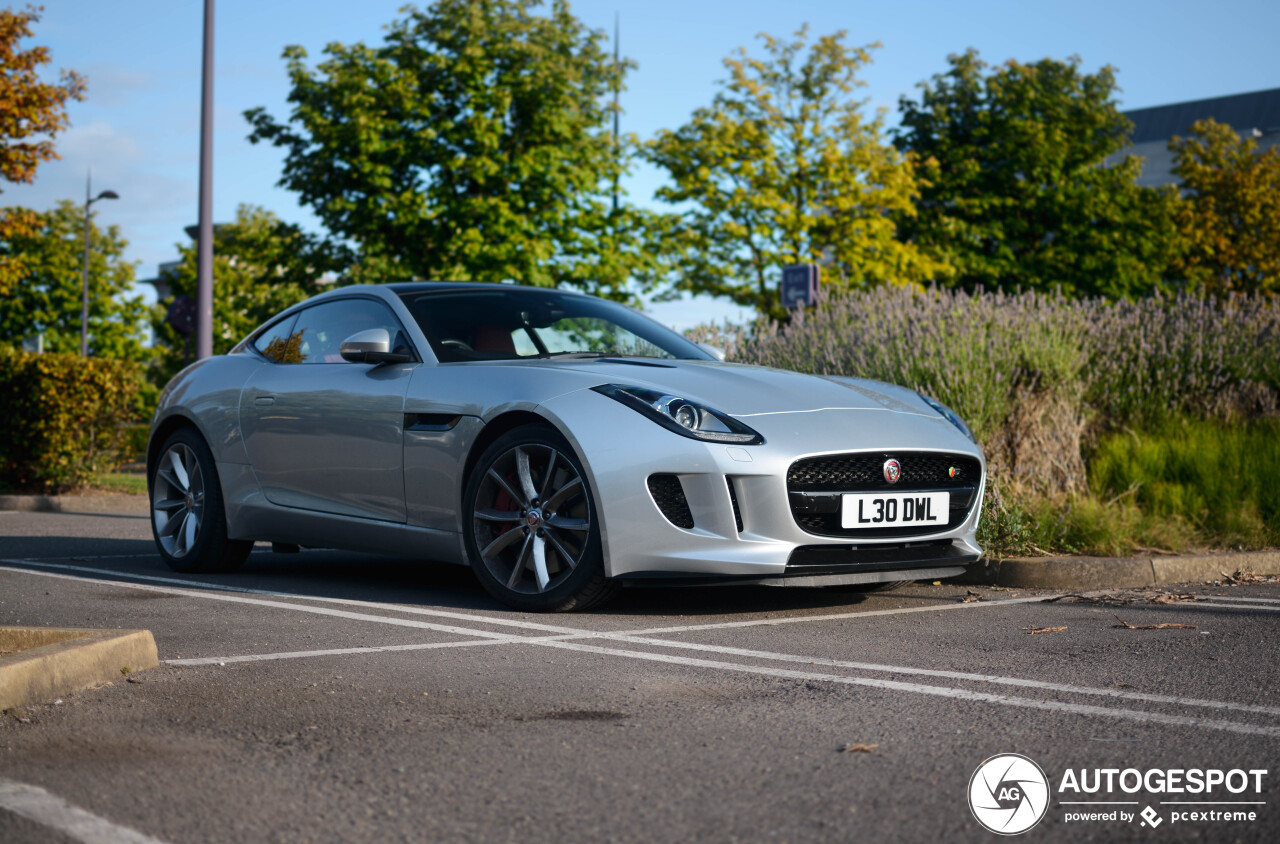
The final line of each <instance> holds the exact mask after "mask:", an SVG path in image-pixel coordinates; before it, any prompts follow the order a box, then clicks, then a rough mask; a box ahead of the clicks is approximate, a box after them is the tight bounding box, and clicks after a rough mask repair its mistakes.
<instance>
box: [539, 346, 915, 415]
mask: <svg viewBox="0 0 1280 844" xmlns="http://www.w3.org/2000/svg"><path fill="white" fill-rule="evenodd" d="M523 365H525V366H534V367H539V368H546V369H552V370H556V371H560V372H562V373H565V374H568V373H569V372H572V373H574V375H579V376H581V377H584V378H585V379H587V380H588V381H589V383H588V384H586V386H597V385H599V384H619V385H623V386H635V387H647V388H649V389H653V390H661V391H663V392H666V393H670V394H672V395H678V396H680V397H681V398H687V399H690V400H692V401H696V402H700V403H703V404H706V405H709V406H711V407H713V408H715V409H716V410H719V411H721V412H723V413H727V414H729V415H730V416H737V417H745V418H750V417H752V416H761V415H767V414H779V413H798V412H804V413H810V412H813V411H815V410H888V411H893V412H896V413H914V414H919V415H921V416H936V415H937V413H936V412H934V410H933V409H932V408H930V407H929V406H928V405H927V404H925V403H924V402H923V401H922V400H921V399H920V397H919V396H918V395H916V393H914V392H912V391H911V390H907V389H904V388H902V387H898V386H895V385H893V384H886V383H884V382H881V381H870V380H864V379H857V378H843V377H837V376H825V375H804V374H801V373H799V372H789V371H787V370H783V369H767V368H764V367H759V366H746V365H743V364H734V363H720V362H718V361H687V360H674V361H661V362H659V361H648V360H640V359H613V358H594V359H585V360H582V359H578V360H565V361H556V360H549V361H537V362H531V363H529V364H523Z"/></svg>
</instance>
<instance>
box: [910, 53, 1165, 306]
mask: <svg viewBox="0 0 1280 844" xmlns="http://www.w3.org/2000/svg"><path fill="white" fill-rule="evenodd" d="M950 63H951V69H950V70H949V71H947V72H946V73H944V74H938V75H935V76H934V77H933V80H932V82H931V83H930V82H925V83H922V84H921V88H922V93H921V95H920V100H919V101H918V102H916V101H913V100H911V99H909V98H906V97H903V98H902V100H901V102H900V105H901V109H902V125H901V128H900V129H898V130H896V131H895V136H896V137H895V143H896V144H897V145H898V148H899V149H901V150H903V151H904V152H909V153H912V154H913V155H914V156H915V158H914V160H915V161H916V162H917V164H918V167H919V171H920V176H921V180H922V181H921V184H922V188H921V195H920V201H919V203H918V214H917V215H915V216H914V217H912V216H910V215H907V216H904V217H903V219H902V228H903V231H904V234H905V235H906V236H907V237H908V238H909V239H910V240H912V241H913V242H915V243H918V244H920V245H921V246H922V247H924V248H928V249H932V250H936V252H937V253H938V254H939V256H940V257H941V259H942V260H945V261H946V262H947V263H948V264H950V265H951V267H952V268H953V269H954V270H955V271H956V274H955V276H954V279H953V281H954V283H955V284H958V285H960V286H962V287H965V288H967V289H974V288H978V287H986V288H1000V289H1005V290H1013V289H1031V290H1046V291H1047V290H1051V289H1054V288H1059V287H1060V288H1061V289H1062V290H1064V291H1065V292H1066V293H1068V294H1076V295H1090V296H1093V295H1102V296H1107V297H1109V298H1116V297H1121V296H1134V295H1140V294H1142V293H1145V292H1147V291H1150V290H1153V289H1156V288H1158V287H1159V286H1160V285H1161V283H1162V282H1163V280H1164V276H1165V274H1166V271H1167V270H1168V267H1169V265H1170V262H1171V261H1172V260H1173V259H1174V258H1175V257H1176V255H1177V253H1178V251H1179V249H1180V248H1181V247H1180V241H1179V238H1178V236H1177V231H1176V228H1175V225H1174V221H1173V216H1174V210H1175V208H1176V203H1177V192H1176V191H1175V190H1174V189H1173V188H1162V189H1154V188H1145V187H1140V186H1138V185H1137V184H1136V183H1135V180H1136V179H1137V177H1138V176H1139V175H1140V173H1141V168H1142V163H1141V160H1140V159H1138V158H1135V157H1133V156H1126V157H1124V158H1122V159H1120V160H1118V161H1114V162H1113V163H1112V164H1111V165H1110V166H1103V163H1104V161H1106V160H1107V159H1108V157H1109V156H1112V157H1114V156H1117V155H1118V154H1119V153H1120V152H1121V151H1122V150H1123V149H1124V148H1125V147H1126V146H1127V145H1128V133H1129V131H1130V130H1131V124H1130V123H1129V122H1128V120H1127V119H1126V118H1125V117H1124V115H1122V114H1121V113H1120V111H1119V109H1118V108H1117V107H1116V103H1115V99H1114V97H1115V93H1116V91H1117V88H1116V83H1115V74H1114V71H1113V70H1112V68H1111V67H1109V66H1108V67H1103V68H1102V69H1101V70H1099V71H1098V72H1097V73H1096V74H1086V73H1081V72H1080V67H1079V66H1080V60H1079V59H1078V58H1072V59H1070V60H1068V61H1066V62H1060V61H1054V60H1052V59H1042V60H1041V61H1038V62H1035V63H1032V64H1022V63H1019V62H1016V61H1013V60H1010V61H1008V62H1006V63H1005V64H1004V65H1002V66H1000V67H998V68H995V69H993V70H991V71H990V72H989V73H987V72H984V71H985V69H986V67H987V65H986V63H985V62H983V61H981V60H980V59H979V58H978V54H977V52H976V51H975V50H969V51H968V52H966V53H964V54H963V55H953V56H951V57H950Z"/></svg>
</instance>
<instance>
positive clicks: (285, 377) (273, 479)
mask: <svg viewBox="0 0 1280 844" xmlns="http://www.w3.org/2000/svg"><path fill="white" fill-rule="evenodd" d="M368 328H386V329H387V330H388V332H389V333H390V334H391V336H392V338H400V342H403V343H405V344H407V343H408V340H407V338H406V336H405V333H404V331H403V328H402V326H401V325H400V323H399V321H398V320H397V319H396V317H395V315H394V314H393V313H392V312H391V309H390V308H388V307H387V306H386V304H384V303H383V302H380V301H378V300H376V299H371V298H344V299H335V300H330V301H327V302H323V303H319V304H316V305H313V306H311V307H310V308H307V309H305V310H303V311H301V312H299V313H298V314H297V315H296V316H294V317H289V318H287V319H285V320H283V321H281V322H280V323H278V324H277V325H275V326H272V327H271V328H269V329H268V330H267V331H266V332H264V333H263V334H262V335H261V336H259V337H258V338H257V339H256V341H255V344H254V345H255V348H257V350H258V351H259V352H260V353H262V354H263V355H264V356H265V357H266V358H267V361H268V362H267V363H265V364H264V365H263V366H261V367H259V368H258V370H257V371H256V372H254V374H253V375H252V376H251V377H250V378H249V380H248V382H247V383H246V384H245V386H244V389H243V390H242V392H241V396H240V423H241V428H242V430H243V432H244V441H245V449H246V450H247V452H248V455H249V462H250V463H251V464H252V465H253V471H254V473H255V475H256V476H257V478H258V482H259V484H260V485H261V486H262V490H263V492H264V494H265V495H266V497H267V499H268V500H269V501H271V502H272V503H273V504H278V505H280V506H283V507H297V508H301V509H305V510H318V511H321V512H325V513H335V514H339V515H344V516H358V517H361V518H366V519H380V520H384V521H392V522H403V521H405V500H404V471H403V465H402V464H403V455H404V447H403V436H404V401H405V392H406V389H407V387H408V384H409V377H410V375H411V374H412V372H413V370H414V369H415V368H416V367H417V366H418V364H416V363H403V364H397V363H385V364H379V365H374V364H367V363H349V362H347V361H344V360H343V359H342V356H341V355H340V354H339V347H340V346H341V344H342V341H343V340H345V339H346V338H348V337H350V336H351V335H352V334H355V333H356V332H358V331H363V330H365V329H368ZM395 344H396V342H395V340H393V344H392V345H393V348H394V346H395Z"/></svg>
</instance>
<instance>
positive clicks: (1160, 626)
mask: <svg viewBox="0 0 1280 844" xmlns="http://www.w3.org/2000/svg"><path fill="white" fill-rule="evenodd" d="M1116 621H1118V622H1120V623H1119V624H1113V625H1111V626H1112V627H1115V628H1118V629H1120V630H1168V629H1178V630H1195V629H1197V628H1196V626H1195V625H1194V624H1170V623H1169V622H1165V623H1164V624H1130V623H1129V622H1127V621H1125V620H1124V619H1123V618H1121V617H1120V616H1116Z"/></svg>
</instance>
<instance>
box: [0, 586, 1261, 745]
mask: <svg viewBox="0 0 1280 844" xmlns="http://www.w3.org/2000/svg"><path fill="white" fill-rule="evenodd" d="M0 568H5V570H10V571H20V572H22V571H25V572H27V573H31V574H37V575H41V576H45V577H52V578H59V579H66V580H77V581H88V582H94V583H111V584H113V585H117V586H120V587H123V588H130V589H140V590H145V591H155V592H162V593H169V594H177V595H183V596H186V597H194V598H205V599H208V600H216V601H229V602H234V603H243V604H251V605H258V606H266V607H272V608H278V609H287V610H292V611H295V612H308V613H315V614H319V615H326V616H333V617H338V618H348V619H354V620H359V621H369V622H374V623H382V624H389V625H395V626H404V627H418V628H422V629H430V630H437V631H440V632H448V633H454V634H466V635H471V636H479V637H483V639H484V640H486V641H489V642H492V643H495V644H500V643H501V644H530V645H538V646H542V647H553V648H563V649H568V650H577V651H582V652H586V653H599V654H604V655H611V656H620V657H626V658H629V659H640V660H649V661H655V662H667V663H674V664H679V665H688V666H692V667H701V668H714V669H717V670H725V671H734V672H742V673H754V674H761V675H765V676H772V677H781V678H791V679H803V680H820V681H825V682H832V683H840V684H851V685H860V686H870V687H874V688H880V689H891V690H897V691H906V692H913V693H919V694H928V695H935V696H941V697H949V698H955V699H960V700H968V701H975V702H984V703H993V704H998V705H1004V706H1015V707H1022V708H1028V709H1040V710H1048V711H1059V712H1067V713H1073V714H1078V715H1097V716H1102V717H1114V718H1124V719H1129V720H1135V721H1146V722H1152V723H1159V724H1169V725H1175V726H1184V727H1197V728H1201V729H1214V730H1226V731H1230V732H1238V733H1245V734H1251V735H1264V736H1274V737H1280V727H1274V726H1259V725H1254V724H1244V723H1237V722H1233V721H1221V720H1216V719H1208V718H1198V717H1192V716H1184V715H1166V714H1163V713H1155V712H1145V711H1139V710H1129V709H1114V708H1109V707H1102V706H1093V705H1088V704H1076V703H1067V702H1062V701H1049V700H1038V699H1030V698H1019V697H1011V696H1007V695H999V694H989V693H985V692H975V691H972V690H969V689H963V688H956V687H951V686H933V685H922V684H916V683H904V682H901V681H896V680H884V679H878V678H870V677H845V676H840V675H835V674H825V673H820V672H805V671H793V670H790V669H783V668H770V667H767V666H757V665H748V664H741V663H729V662H719V661H713V660H704V659H696V658H693V657H682V656H674V655H670V654H660V653H651V652H646V651H632V650H624V649H621V648H604V647H600V646H595V645H587V644H582V643H580V642H570V641H567V640H568V639H571V638H572V639H591V638H606V639H612V640H614V641H618V642H625V643H630V642H632V640H636V641H635V643H636V644H642V645H643V644H648V645H650V646H657V647H664V648H686V649H687V648H693V649H698V650H710V651H717V652H722V653H729V654H735V655H740V656H750V657H752V658H758V659H779V660H786V661H802V662H806V663H813V664H819V662H820V661H819V660H818V659H816V658H811V659H806V658H804V657H798V656H793V655H788V654H771V653H769V652H765V651H744V650H742V649H734V648H724V647H721V646H716V645H696V644H690V643H686V642H668V641H665V640H646V639H643V638H642V637H638V636H636V634H632V633H627V632H626V631H618V632H608V631H600V632H597V631H590V630H581V629H578V630H573V633H572V634H571V635H560V636H514V635H508V634H503V633H493V632H490V631H486V630H476V629H471V628H460V627H452V626H447V625H436V624H430V623H428V622H418V621H414V620H412V619H403V618H393V617H388V616H379V615H371V614H366V613H354V612H347V611H344V610H336V609H331V608H328V607H317V606H311V605H307V604H295V603H286V602H283V601H274V600H265V599H261V598H248V597H242V596H238V595H225V594H218V593H217V592H212V591H208V590H203V589H199V590H191V589H176V588H172V587H165V586H152V585H149V584H142V583H130V582H127V581H102V580H95V579H91V578H83V577H77V576H75V575H67V574H59V573H55V572H41V571H34V570H32V569H9V568H7V567H0ZM107 573H110V572H107ZM112 574H114V573H112ZM1017 602H1019V603H1022V602H1023V601H1021V600H1019V601H1017ZM992 603H994V602H992ZM393 608H394V609H396V610H400V609H401V608H399V607H393ZM454 615H455V616H460V617H463V618H468V616H466V614H464V613H455V614H454ZM853 615H857V614H856V613H855V614H853ZM838 617H841V618H843V617H848V615H847V614H841V615H840V616H838ZM469 618H470V620H473V621H476V622H480V623H488V622H489V619H488V618H487V617H485V616H471V617H469ZM712 626H713V627H717V626H718V625H712ZM561 629H569V630H572V628H561ZM268 656H269V655H268ZM281 658H285V657H281ZM208 659H210V661H227V658H219V659H217V660H214V659H213V658H208ZM244 661H249V660H244ZM821 663H822V664H828V665H830V666H831V667H838V668H853V669H855V670H870V671H884V672H895V673H907V674H921V675H925V676H941V677H946V678H947V679H962V680H967V681H976V682H988V683H997V682H998V683H1002V684H1005V685H1014V686H1024V687H1029V688H1035V689H1039V690H1041V691H1060V692H1066V693H1070V694H1097V695H1107V696H1112V697H1119V696H1120V695H1116V694H1114V692H1116V691H1118V690H1111V689H1090V688H1088V687H1078V686H1062V685H1057V684H1049V683H1042V682H1041V681H1035V680H1023V679H1020V678H1012V677H992V676H986V675H977V674H973V675H964V674H961V673H960V672H954V673H945V672H937V673H934V672H933V671H931V670H929V669H913V668H907V667H901V666H883V665H873V664H860V663H839V662H836V661H825V660H824V661H821ZM206 664H207V663H206ZM1125 699H1132V700H1141V701H1143V702H1147V703H1161V704H1164V703H1169V704H1176V705H1192V706H1208V707H1212V708H1215V709H1224V710H1228V711H1239V712H1260V713H1263V714H1269V715H1270V714H1276V713H1275V712H1274V711H1272V710H1271V708H1269V707H1252V706H1247V705H1237V704H1233V703H1228V702H1224V701H1203V700H1197V699H1184V698H1171V697H1164V696H1157V695H1146V696H1136V695H1135V696H1132V697H1130V696H1129V695H1128V694H1127V693H1126V694H1125Z"/></svg>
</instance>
